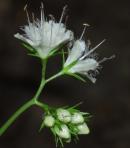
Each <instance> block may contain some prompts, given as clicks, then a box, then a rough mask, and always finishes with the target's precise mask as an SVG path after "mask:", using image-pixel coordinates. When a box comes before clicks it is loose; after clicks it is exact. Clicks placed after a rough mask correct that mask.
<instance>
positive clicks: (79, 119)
mask: <svg viewBox="0 0 130 148" xmlns="http://www.w3.org/2000/svg"><path fill="white" fill-rule="evenodd" d="M83 122H84V117H83V116H82V114H81V113H74V114H73V115H72V118H71V123H73V124H80V123H83Z"/></svg>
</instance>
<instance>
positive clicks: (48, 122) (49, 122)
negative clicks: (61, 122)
mask: <svg viewBox="0 0 130 148" xmlns="http://www.w3.org/2000/svg"><path fill="white" fill-rule="evenodd" d="M44 124H45V125H46V126H47V127H52V126H54V124H55V119H54V117H52V116H51V115H48V116H45V119H44Z"/></svg>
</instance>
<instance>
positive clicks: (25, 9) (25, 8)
mask: <svg viewBox="0 0 130 148" xmlns="http://www.w3.org/2000/svg"><path fill="white" fill-rule="evenodd" d="M27 7H28V5H27V4H26V5H25V7H24V11H25V12H26V16H27V19H28V24H30V19H29V14H28V10H27Z"/></svg>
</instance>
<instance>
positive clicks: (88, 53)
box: [80, 39, 106, 60]
mask: <svg viewBox="0 0 130 148" xmlns="http://www.w3.org/2000/svg"><path fill="white" fill-rule="evenodd" d="M105 41H106V39H104V40H103V41H102V42H100V43H99V44H98V45H96V46H95V47H94V48H92V49H91V50H90V51H89V52H87V53H86V54H85V55H84V56H82V57H81V58H80V60H83V59H84V58H86V57H87V56H88V55H90V54H91V53H92V52H94V51H95V50H96V49H97V48H98V47H99V46H100V45H101V44H103V43H104V42H105Z"/></svg>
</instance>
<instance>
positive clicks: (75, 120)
mask: <svg viewBox="0 0 130 148" xmlns="http://www.w3.org/2000/svg"><path fill="white" fill-rule="evenodd" d="M89 117H90V115H89V114H88V113H84V112H80V111H79V110H78V109H76V108H75V107H70V108H58V109H52V108H50V109H49V110H48V111H47V112H46V113H45V115H44V119H43V123H42V126H41V129H43V127H45V126H46V127H48V128H50V130H51V131H52V133H53V134H54V136H55V141H56V145H58V144H59V143H60V144H61V146H63V143H64V142H65V143H69V142H71V139H72V137H74V139H75V140H78V135H84V134H89V128H88V126H87V123H86V122H87V121H88V119H89ZM41 129H40V130H41Z"/></svg>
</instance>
